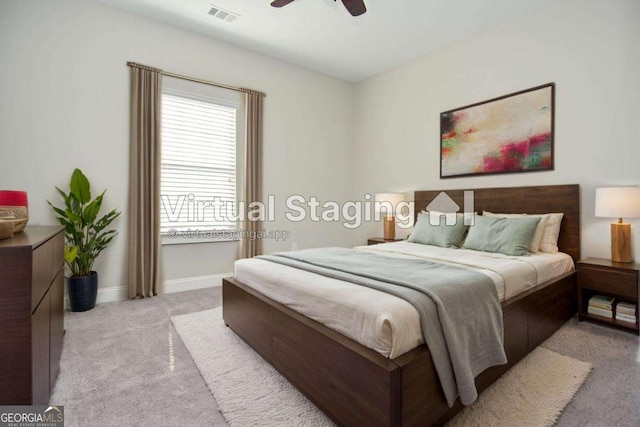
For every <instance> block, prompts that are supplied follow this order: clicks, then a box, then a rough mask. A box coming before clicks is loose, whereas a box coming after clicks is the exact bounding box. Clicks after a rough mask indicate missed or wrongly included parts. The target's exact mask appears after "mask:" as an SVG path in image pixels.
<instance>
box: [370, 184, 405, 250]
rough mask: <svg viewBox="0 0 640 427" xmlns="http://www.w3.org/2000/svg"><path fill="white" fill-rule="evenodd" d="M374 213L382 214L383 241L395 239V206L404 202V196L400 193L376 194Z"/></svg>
mask: <svg viewBox="0 0 640 427" xmlns="http://www.w3.org/2000/svg"><path fill="white" fill-rule="evenodd" d="M375 201H376V204H375V208H376V212H380V213H382V212H384V213H385V215H384V240H395V238H396V216H395V210H396V206H398V204H399V203H400V202H403V201H404V195H403V194H400V193H377V194H376V197H375Z"/></svg>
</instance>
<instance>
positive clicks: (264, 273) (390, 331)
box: [234, 241, 574, 358]
mask: <svg viewBox="0 0 640 427" xmlns="http://www.w3.org/2000/svg"><path fill="white" fill-rule="evenodd" d="M356 249H357V250H363V251H371V252H375V253H378V254H381V255H385V256H390V257H407V256H409V257H421V258H430V259H434V260H438V261H442V262H447V263H450V264H454V265H457V266H459V267H463V268H469V269H473V270H476V271H478V272H481V273H483V274H486V275H487V276H489V277H490V278H491V279H492V280H493V282H494V284H495V286H496V290H497V291H498V297H499V298H500V301H504V300H506V299H509V298H513V297H514V296H516V295H518V294H520V293H522V292H524V291H526V290H527V289H529V288H531V287H534V286H536V285H539V284H541V283H544V282H546V281H548V280H550V279H552V278H554V277H558V276H560V275H562V274H564V273H566V272H568V271H571V270H573V268H574V265H573V260H572V259H571V257H570V256H569V255H567V254H564V253H555V254H546V253H537V254H532V255H530V256H528V257H514V256H507V255H502V254H491V253H487V252H479V251H472V250H466V249H446V248H440V247H437V246H429V245H422V244H417V243H409V242H406V241H403V242H394V243H385V244H381V245H374V246H361V247H358V248H356ZM234 275H235V277H236V279H238V280H239V281H241V282H242V283H244V284H246V285H247V286H249V287H251V288H253V289H255V290H257V291H259V292H261V293H262V294H263V295H265V296H267V297H269V298H271V299H273V300H275V301H277V302H279V303H281V304H284V305H286V306H287V307H289V308H291V309H293V310H295V311H297V312H299V313H302V314H304V315H305V316H307V317H309V318H311V319H313V320H316V321H317V322H319V323H322V324H323V325H326V326H327V327H329V328H331V329H333V330H335V331H337V332H340V333H341V334H343V335H345V336H347V337H349V338H351V339H353V340H354V341H357V342H359V343H360V344H362V345H364V346H366V347H368V348H370V349H372V350H375V351H377V352H378V353H380V354H382V355H383V356H385V357H390V358H395V357H398V356H400V355H402V354H404V353H406V352H407V351H409V350H412V349H414V348H415V347H417V346H419V345H420V344H422V343H423V342H424V339H423V336H422V328H421V326H420V318H419V316H418V312H417V311H416V310H415V308H413V306H412V305H411V304H409V303H408V302H406V301H404V300H403V299H400V298H398V297H396V296H393V295H389V294H386V293H384V292H380V291H377V290H374V289H370V288H367V287H364V286H359V285H355V284H353V283H348V282H344V281H341V280H337V279H332V278H329V277H325V276H321V275H318V274H315V273H311V272H308V271H304V270H298V269H295V268H292V267H288V266H285V265H281V264H276V263H273V262H269V261H265V260H261V259H256V258H252V259H243V260H239V261H236V263H235V274H234Z"/></svg>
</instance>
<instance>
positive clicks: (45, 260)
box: [31, 233, 64, 313]
mask: <svg viewBox="0 0 640 427" xmlns="http://www.w3.org/2000/svg"><path fill="white" fill-rule="evenodd" d="M63 252H64V233H58V234H56V235H55V236H53V237H52V238H51V239H49V240H47V241H46V242H44V243H43V244H41V245H40V246H38V247H37V248H35V249H34V250H33V264H32V266H33V267H32V275H33V276H32V277H33V288H32V290H31V312H32V313H33V311H34V310H35V309H36V307H37V306H38V304H39V303H40V300H41V299H42V297H43V296H44V294H45V293H46V292H47V289H49V286H50V285H51V282H53V280H54V279H55V277H56V276H57V275H58V272H59V271H60V270H61V269H62V267H63V266H64V261H63V260H62V257H61V256H60V254H61V253H63Z"/></svg>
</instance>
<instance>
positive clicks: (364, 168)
mask: <svg viewBox="0 0 640 427" xmlns="http://www.w3.org/2000/svg"><path fill="white" fill-rule="evenodd" d="M638 22H640V2H637V1H634V0H611V1H604V0H559V1H557V2H555V3H553V4H552V5H550V6H548V7H545V8H543V9H541V10H539V11H538V12H536V13H534V14H531V15H529V16H526V17H524V18H522V19H518V20H516V21H513V22H510V23H508V24H504V25H502V26H500V27H498V28H496V29H494V30H492V31H489V32H487V33H484V34H481V35H478V36H475V37H472V38H470V39H468V40H466V41H464V42H462V43H458V44H455V45H452V46H450V47H447V48H444V49H440V50H438V51H435V52H433V53H431V54H429V55H426V56H424V57H422V58H419V59H417V60H415V61H412V62H411V63H408V64H406V65H403V66H401V67H398V68H396V69H394V70H391V71H389V72H385V73H382V74H380V75H377V76H375V77H372V78H370V79H367V80H365V81H362V82H360V83H358V84H357V85H356V108H355V111H356V115H355V117H356V127H355V129H356V138H355V145H354V152H355V153H358V155H357V156H354V166H353V167H354V175H353V176H354V197H362V194H364V193H365V192H386V191H397V192H411V191H414V190H417V189H443V188H468V187H496V186H521V185H545V184H569V183H578V184H580V185H581V186H582V230H583V233H582V252H583V255H585V256H602V257H608V256H609V254H610V252H609V223H610V222H612V220H610V219H605V218H595V217H594V191H595V188H596V187H599V186H608V185H638V184H640V168H639V167H638V161H639V159H640V140H639V139H638V137H637V136H636V131H635V128H636V123H637V121H638V117H640V102H638V99H639V98H638V96H639V95H638V94H640V73H639V72H638V70H639V69H640V50H639V49H638V46H640V31H639V30H638V28H639V27H638ZM548 82H555V83H556V103H555V108H556V111H555V119H556V122H555V123H556V127H555V170H554V171H552V172H536V173H528V174H519V175H518V174H510V175H496V176H488V177H474V178H455V179H446V180H441V179H440V178H439V114H440V112H442V111H447V110H450V109H453V108H456V107H460V106H464V105H468V104H471V103H474V102H479V101H483V100H486V99H489V98H493V97H496V96H500V95H504V94H508V93H511V92H515V91H517V90H521V89H526V88H529V87H533V86H537V85H540V84H544V83H548ZM632 223H633V224H634V225H635V228H634V230H635V232H634V236H635V237H634V246H635V248H636V250H640V229H639V228H638V225H640V223H639V222H638V221H637V220H635V221H633V222H632ZM380 230H381V227H380V226H379V224H376V225H371V226H369V227H364V228H362V229H360V230H359V231H358V233H359V236H360V239H364V238H365V237H366V236H368V235H372V234H380ZM636 258H638V257H636Z"/></svg>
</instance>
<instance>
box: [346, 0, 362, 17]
mask: <svg viewBox="0 0 640 427" xmlns="http://www.w3.org/2000/svg"><path fill="white" fill-rule="evenodd" d="M342 3H343V4H344V7H346V8H347V10H348V11H349V13H350V14H351V15H353V16H360V15H362V14H363V13H365V12H366V11H367V7H366V6H365V5H364V0H342Z"/></svg>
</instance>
